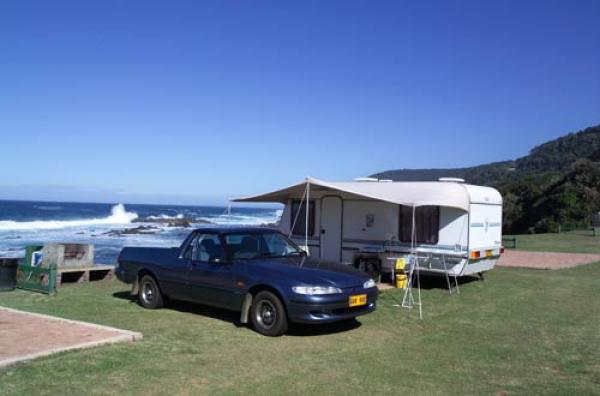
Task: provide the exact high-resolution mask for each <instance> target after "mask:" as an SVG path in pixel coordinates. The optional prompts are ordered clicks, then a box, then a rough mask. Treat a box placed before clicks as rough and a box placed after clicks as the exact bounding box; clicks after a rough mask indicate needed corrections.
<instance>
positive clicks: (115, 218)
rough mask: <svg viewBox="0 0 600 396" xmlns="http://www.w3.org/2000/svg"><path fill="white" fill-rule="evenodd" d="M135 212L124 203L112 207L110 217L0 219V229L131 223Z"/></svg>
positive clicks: (39, 228) (35, 228) (135, 214)
mask: <svg viewBox="0 0 600 396" xmlns="http://www.w3.org/2000/svg"><path fill="white" fill-rule="evenodd" d="M137 217H138V215H137V213H135V212H128V211H126V210H125V206H123V204H117V205H115V206H113V207H112V209H111V214H110V216H108V217H104V218H100V219H81V220H34V221H12V220H3V221H0V230H51V229H57V228H67V227H82V226H91V225H103V224H108V225H111V224H129V223H131V222H132V221H133V220H135V219H137Z"/></svg>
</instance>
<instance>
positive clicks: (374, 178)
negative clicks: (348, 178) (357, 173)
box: [354, 177, 379, 182]
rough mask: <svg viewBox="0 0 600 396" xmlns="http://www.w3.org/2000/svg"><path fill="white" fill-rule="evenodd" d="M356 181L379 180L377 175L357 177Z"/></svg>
mask: <svg viewBox="0 0 600 396" xmlns="http://www.w3.org/2000/svg"><path fill="white" fill-rule="evenodd" d="M354 181H355V182H376V181H379V179H377V178H376V177H357V178H356V179H354Z"/></svg>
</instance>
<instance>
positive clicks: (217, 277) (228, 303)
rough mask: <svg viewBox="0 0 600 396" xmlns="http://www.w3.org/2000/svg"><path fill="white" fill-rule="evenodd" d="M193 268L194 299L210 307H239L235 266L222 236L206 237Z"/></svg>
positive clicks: (198, 247) (199, 242)
mask: <svg viewBox="0 0 600 396" xmlns="http://www.w3.org/2000/svg"><path fill="white" fill-rule="evenodd" d="M195 242H196V246H195V249H194V252H193V258H192V261H191V265H190V269H189V282H190V286H191V290H192V299H193V300H194V301H198V302H201V303H204V304H207V305H212V306H218V307H222V308H230V309H231V308H236V307H235V305H236V303H235V298H234V297H235V296H234V291H235V288H234V274H233V267H234V265H233V264H232V263H229V262H227V260H225V250H224V248H223V245H222V243H221V239H220V237H219V234H217V233H214V234H213V233H206V234H202V235H200V236H199V237H198V239H197V240H196V241H195Z"/></svg>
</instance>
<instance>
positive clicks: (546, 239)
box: [507, 230, 600, 254]
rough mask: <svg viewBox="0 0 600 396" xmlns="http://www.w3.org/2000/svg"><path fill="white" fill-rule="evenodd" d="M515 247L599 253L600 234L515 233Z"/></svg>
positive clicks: (578, 232) (580, 232)
mask: <svg viewBox="0 0 600 396" xmlns="http://www.w3.org/2000/svg"><path fill="white" fill-rule="evenodd" d="M507 236H511V237H512V236H515V235H507ZM516 237H517V248H518V249H519V250H529V251H536V252H565V253H593V254H600V236H593V235H592V232H591V231H583V230H581V231H570V232H563V233H560V234H531V235H528V234H524V235H516Z"/></svg>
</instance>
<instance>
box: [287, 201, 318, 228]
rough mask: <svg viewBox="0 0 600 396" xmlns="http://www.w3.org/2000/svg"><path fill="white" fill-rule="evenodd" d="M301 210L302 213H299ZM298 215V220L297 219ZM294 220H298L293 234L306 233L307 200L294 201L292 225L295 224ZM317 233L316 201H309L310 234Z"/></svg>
mask: <svg viewBox="0 0 600 396" xmlns="http://www.w3.org/2000/svg"><path fill="white" fill-rule="evenodd" d="M298 210H300V213H298ZM296 216H297V218H298V219H297V220H296ZM294 220H296V224H295V225H294V229H293V230H292V234H293V235H304V234H305V225H306V202H304V201H300V200H296V201H292V210H291V219H290V225H293V224H294ZM314 234H315V201H309V203H308V235H309V236H313V235H314Z"/></svg>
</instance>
